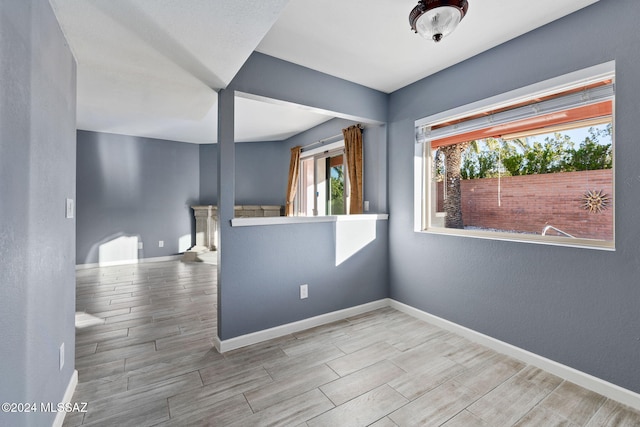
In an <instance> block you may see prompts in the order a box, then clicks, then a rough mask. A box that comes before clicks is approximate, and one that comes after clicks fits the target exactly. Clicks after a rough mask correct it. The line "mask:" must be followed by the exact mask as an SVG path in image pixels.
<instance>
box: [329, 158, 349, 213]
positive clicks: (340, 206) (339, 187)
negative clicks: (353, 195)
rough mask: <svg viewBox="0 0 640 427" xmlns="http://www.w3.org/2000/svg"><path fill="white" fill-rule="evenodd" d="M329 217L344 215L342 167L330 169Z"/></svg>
mask: <svg viewBox="0 0 640 427" xmlns="http://www.w3.org/2000/svg"><path fill="white" fill-rule="evenodd" d="M330 183H331V200H330V203H331V204H330V213H331V215H342V214H345V213H346V212H345V210H344V170H343V168H342V166H334V167H332V168H331V177H330Z"/></svg>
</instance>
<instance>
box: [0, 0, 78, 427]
mask: <svg viewBox="0 0 640 427" xmlns="http://www.w3.org/2000/svg"><path fill="white" fill-rule="evenodd" d="M75 108H76V65H75V61H74V59H73V56H72V54H71V51H70V50H69V47H68V46H67V43H66V41H65V38H64V36H63V34H62V31H61V29H60V27H59V25H58V22H57V20H56V17H55V15H54V13H53V10H52V9H51V6H50V4H49V2H48V1H46V0H34V1H28V2H22V1H11V2H0V271H1V272H2V275H1V277H0V283H1V285H0V336H1V337H2V345H0V360H1V361H2V363H0V378H1V380H0V401H1V402H15V403H26V402H61V401H62V400H63V397H64V394H65V390H66V388H67V386H68V385H69V383H70V380H71V378H72V375H73V370H74V358H75V350H74V347H75V325H74V319H75V316H74V313H75V268H74V253H75V221H74V220H73V219H72V218H71V219H70V218H66V217H65V206H66V201H65V200H66V199H75V159H76V145H75V120H76V116H75ZM63 343H64V344H65V349H66V351H65V358H64V362H65V364H64V367H63V368H62V369H60V368H59V348H60V345H61V344H63ZM55 416H56V414H55V413H43V412H37V413H29V414H26V413H3V414H1V415H0V426H12V427H15V426H41V425H51V424H52V423H53V420H54V418H55Z"/></svg>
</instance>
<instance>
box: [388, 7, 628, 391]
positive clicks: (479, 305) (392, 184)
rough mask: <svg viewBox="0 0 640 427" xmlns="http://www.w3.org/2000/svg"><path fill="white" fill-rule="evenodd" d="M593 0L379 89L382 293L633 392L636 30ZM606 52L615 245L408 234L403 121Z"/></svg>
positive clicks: (595, 60)
mask: <svg viewBox="0 0 640 427" xmlns="http://www.w3.org/2000/svg"><path fill="white" fill-rule="evenodd" d="M638 16H640V3H638V2H637V1H635V0H601V1H600V2H598V3H596V4H594V5H592V6H590V7H588V8H586V9H583V10H581V11H579V12H577V13H575V14H572V15H570V16H568V17H565V18H564V19H561V20H558V21H556V22H554V23H551V24H549V25H547V26H545V27H543V28H540V29H538V30H536V31H534V32H531V33H528V34H526V35H524V36H522V37H520V38H518V39H516V40H513V41H511V42H508V43H506V44H503V45H501V46H499V47H497V48H494V49H492V50H490V51H488V52H486V53H483V54H481V55H478V56H476V57H474V58H472V59H470V60H468V61H466V62H463V63H461V64H459V65H456V66H454V67H451V68H450V69H447V70H445V71H443V72H441V73H439V74H437V75H434V76H432V77H429V78H426V79H424V80H422V81H419V82H417V83H414V84H412V85H410V86H408V87H406V88H403V89H402V90H399V91H397V92H395V93H393V94H392V95H391V102H390V107H389V108H390V111H389V146H390V147H393V149H391V150H389V200H390V224H389V227H390V270H391V297H392V298H394V299H396V300H398V301H401V302H404V303H407V304H410V305H412V306H414V307H417V308H419V309H421V310H425V311H427V312H430V313H432V314H435V315H437V316H441V317H443V318H445V319H448V320H450V321H453V322H456V323H458V324H461V325H464V326H466V327H469V328H471V329H474V330H476V331H479V332H482V333H484V334H487V335H490V336H492V337H495V338H497V339H499V340H503V341H506V342H508V343H511V344H513V345H516V346H518V347H521V348H524V349H526V350H529V351H532V352H534V353H537V354H540V355H542V356H545V357H548V358H550V359H552V360H555V361H558V362H560V363H563V364H566V365H568V366H571V367H574V368H576V369H578V370H581V371H583V372H587V373H589V374H592V375H595V376H596V377H599V378H602V379H604V380H607V381H610V382H612V383H615V384H618V385H620V386H622V387H625V388H628V389H630V390H633V391H635V392H640V369H638V360H640V309H639V308H638V302H639V301H640V286H639V282H638V277H640V256H639V249H640V243H639V242H640V219H639V218H640V217H639V216H638V200H640V186H639V185H638V182H639V181H640V178H639V175H638V165H640V144H638V142H637V136H638V135H640V120H638V117H639V116H640V90H639V89H640V50H638V46H640V32H639V31H638V29H637V17H638ZM610 60H616V92H617V94H616V118H615V133H616V141H615V144H616V146H615V167H616V169H615V179H616V190H615V209H616V211H615V222H616V251H615V252H605V251H599V250H588V249H577V248H566V247H554V246H545V245H536V244H527V243H511V242H502V241H491V240H481V239H471V238H463V237H453V236H442V235H430V234H417V233H414V232H413V231H412V224H413V200H412V197H413V168H412V165H413V155H414V143H413V141H414V130H413V126H414V120H416V119H418V118H422V117H426V116H429V115H431V114H434V113H438V112H441V111H445V110H447V109H450V108H453V107H457V106H460V105H464V104H467V103H470V102H473V101H477V100H481V99H484V98H486V97H489V96H493V95H496V94H500V93H503V92H506V91H509V90H512V89H516V88H519V87H523V86H526V85H529V84H533V83H536V82H539V81H542V80H545V79H549V78H552V77H556V76H558V75H562V74H566V73H569V72H572V71H575V70H579V69H583V68H586V67H589V66H592V65H595V64H599V63H603V62H606V61H610Z"/></svg>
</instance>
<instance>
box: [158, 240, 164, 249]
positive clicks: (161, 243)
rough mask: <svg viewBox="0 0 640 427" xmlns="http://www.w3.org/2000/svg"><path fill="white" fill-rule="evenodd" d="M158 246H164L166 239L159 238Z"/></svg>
mask: <svg viewBox="0 0 640 427" xmlns="http://www.w3.org/2000/svg"><path fill="white" fill-rule="evenodd" d="M158 247H159V248H164V240H159V241H158Z"/></svg>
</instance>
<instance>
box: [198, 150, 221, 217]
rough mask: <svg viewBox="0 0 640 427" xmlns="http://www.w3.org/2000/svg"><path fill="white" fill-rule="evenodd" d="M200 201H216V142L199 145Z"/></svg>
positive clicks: (207, 202) (213, 202)
mask: <svg viewBox="0 0 640 427" xmlns="http://www.w3.org/2000/svg"><path fill="white" fill-rule="evenodd" d="M199 150H200V159H199V162H200V203H201V204H203V205H215V204H216V203H218V144H202V145H200V148H199Z"/></svg>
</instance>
